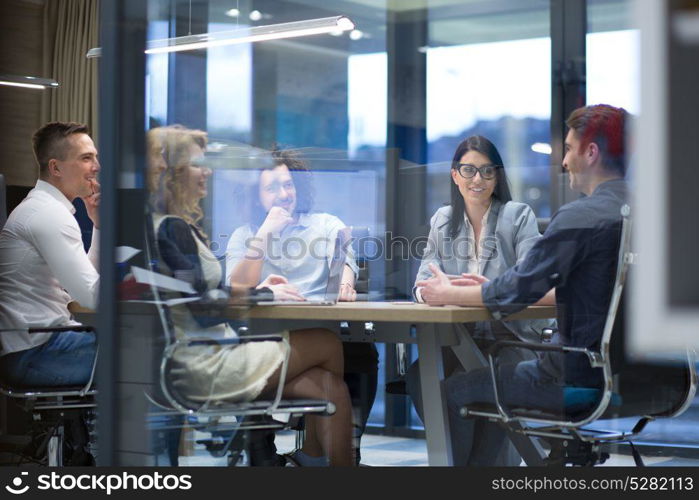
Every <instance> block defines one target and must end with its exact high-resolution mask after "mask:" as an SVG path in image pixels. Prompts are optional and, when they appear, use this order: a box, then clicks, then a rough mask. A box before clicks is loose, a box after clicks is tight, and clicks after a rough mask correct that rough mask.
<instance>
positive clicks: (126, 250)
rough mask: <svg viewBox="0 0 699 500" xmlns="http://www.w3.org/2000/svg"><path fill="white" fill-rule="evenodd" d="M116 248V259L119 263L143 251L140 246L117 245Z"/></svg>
mask: <svg viewBox="0 0 699 500" xmlns="http://www.w3.org/2000/svg"><path fill="white" fill-rule="evenodd" d="M114 250H115V252H114V260H115V261H116V263H117V264H121V263H122V262H126V261H127V260H129V259H130V258H131V257H133V256H134V255H136V254H139V253H141V251H140V250H139V249H138V248H133V247H126V246H124V247H116V248H115V249H114Z"/></svg>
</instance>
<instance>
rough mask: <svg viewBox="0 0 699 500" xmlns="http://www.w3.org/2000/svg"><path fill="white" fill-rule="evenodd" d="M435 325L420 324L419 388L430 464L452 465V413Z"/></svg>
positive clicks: (418, 339) (418, 330)
mask: <svg viewBox="0 0 699 500" xmlns="http://www.w3.org/2000/svg"><path fill="white" fill-rule="evenodd" d="M435 326H436V325H435V324H432V323H421V324H418V325H417V345H418V355H419V357H420V390H421V391H422V406H423V411H424V418H425V422H424V423H425V437H426V441H427V458H428V462H429V464H430V465H441V466H444V465H453V463H454V461H453V456H452V450H451V440H450V435H449V416H448V413H447V405H446V395H445V394H444V387H443V386H442V380H444V366H443V364H442V346H441V345H440V338H439V331H438V330H439V327H437V328H435Z"/></svg>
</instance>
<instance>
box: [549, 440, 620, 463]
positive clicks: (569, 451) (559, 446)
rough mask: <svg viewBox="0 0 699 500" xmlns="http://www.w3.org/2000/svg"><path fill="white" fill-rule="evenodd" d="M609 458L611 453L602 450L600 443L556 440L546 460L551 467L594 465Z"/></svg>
mask: <svg viewBox="0 0 699 500" xmlns="http://www.w3.org/2000/svg"><path fill="white" fill-rule="evenodd" d="M608 458H609V453H607V452H604V451H602V450H601V449H600V445H599V443H587V442H583V441H575V440H563V441H558V440H556V441H554V442H552V443H551V452H550V453H549V456H548V457H547V458H546V459H545V460H544V462H545V464H546V465H547V466H551V467H565V466H567V465H573V466H578V467H593V466H595V465H602V464H603V463H604V462H606V461H607V459H608Z"/></svg>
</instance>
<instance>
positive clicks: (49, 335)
mask: <svg viewBox="0 0 699 500" xmlns="http://www.w3.org/2000/svg"><path fill="white" fill-rule="evenodd" d="M88 134H89V131H88V128H87V127H86V126H85V125H82V124H78V123H63V122H52V123H48V124H46V125H44V126H43V127H41V128H40V129H39V130H37V131H36V132H35V133H34V136H33V138H32V143H33V148H34V155H35V157H36V160H37V163H38V164H39V180H38V181H37V183H36V186H35V187H34V189H32V190H31V191H30V192H29V194H28V195H27V197H26V198H25V199H24V200H22V202H21V203H20V204H19V205H18V206H17V208H15V210H13V211H12V213H11V214H10V216H9V218H8V219H7V222H6V224H5V226H4V227H3V228H2V231H1V232H0V330H3V331H2V332H1V333H0V347H1V348H2V351H1V352H0V377H2V378H3V379H4V380H5V381H6V382H7V383H10V384H11V385H13V386H15V387H22V386H29V387H33V386H62V385H78V384H83V383H86V382H87V381H88V380H89V378H90V374H91V369H92V364H93V360H94V357H95V352H96V342H95V337H94V334H93V333H92V332H86V331H75V330H70V329H66V331H59V332H41V333H29V332H28V331H27V330H28V329H37V328H42V327H70V326H76V325H79V323H77V322H76V321H74V320H73V318H72V316H71V314H70V312H69V311H68V303H69V302H71V301H73V300H76V301H78V302H79V303H80V304H81V305H83V306H85V307H89V308H95V307H96V305H97V290H98V286H99V275H98V273H97V256H98V246H97V241H98V239H99V236H98V235H99V231H98V229H99V219H98V210H97V208H98V204H99V184H98V183H97V173H98V172H99V169H100V165H99V161H98V157H97V149H96V148H95V145H94V143H93V142H92V139H91V138H90V136H89V135H88ZM76 198H82V199H83V200H84V202H85V206H86V208H87V214H88V216H89V217H90V219H91V220H92V222H93V224H94V226H95V230H94V231H93V234H92V244H91V247H90V251H89V253H87V254H86V253H85V250H84V247H83V243H82V238H81V234H80V228H79V226H78V223H77V221H76V219H75V217H74V215H73V214H74V213H75V208H74V207H73V205H72V201H73V200H74V199H76ZM76 330H80V329H79V328H77V329H76Z"/></svg>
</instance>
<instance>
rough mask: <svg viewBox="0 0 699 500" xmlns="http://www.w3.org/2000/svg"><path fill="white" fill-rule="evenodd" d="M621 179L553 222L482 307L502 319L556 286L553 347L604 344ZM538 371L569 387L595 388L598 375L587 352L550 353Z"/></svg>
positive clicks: (623, 195)
mask: <svg viewBox="0 0 699 500" xmlns="http://www.w3.org/2000/svg"><path fill="white" fill-rule="evenodd" d="M627 197H628V190H627V185H626V182H625V181H624V180H623V179H617V180H612V181H607V182H604V183H602V184H600V185H599V186H597V189H595V191H594V192H593V193H592V194H591V195H590V196H587V197H584V198H581V199H579V200H576V201H574V202H572V203H568V204H567V205H564V206H563V207H561V208H560V210H558V211H557V212H556V213H555V214H554V215H553V217H552V218H551V223H550V224H549V226H548V228H547V229H546V232H545V233H544V235H543V237H542V238H541V239H540V240H539V241H537V242H536V244H535V245H534V246H533V247H532V248H531V249H530V250H529V252H528V253H527V256H526V257H525V259H524V260H523V261H522V262H520V263H519V264H517V265H516V266H514V267H512V268H510V269H508V270H507V271H506V272H505V273H503V274H502V275H500V276H499V277H498V278H496V279H494V280H493V281H490V282H488V283H485V284H484V285H483V292H482V297H483V303H484V304H485V305H486V307H487V308H488V309H489V310H490V311H491V313H492V314H493V316H494V317H495V318H497V319H500V318H506V317H507V316H508V315H510V314H512V313H515V312H517V311H520V310H522V309H524V308H525V307H527V306H529V305H531V304H533V303H535V302H536V301H538V300H539V299H541V298H542V297H543V296H544V295H545V294H546V292H548V291H549V290H550V289H551V288H556V302H557V308H558V328H559V332H558V334H557V335H556V337H555V338H554V342H555V343H559V344H563V345H567V346H575V347H591V348H597V347H599V342H600V339H601V338H602V332H603V329H604V323H605V320H606V317H607V312H608V309H609V302H610V299H611V294H612V287H613V284H614V278H615V273H616V267H617V259H618V252H619V239H620V235H621V220H622V218H621V207H622V206H623V205H624V204H625V203H626V202H627ZM539 367H540V369H542V370H543V371H545V372H546V373H548V374H549V375H551V376H554V377H555V378H557V379H559V380H560V379H561V378H564V379H565V382H566V383H568V384H575V385H583V386H589V385H596V384H597V383H598V382H599V380H600V375H601V374H599V373H597V372H599V370H597V371H594V370H593V369H592V368H590V365H589V362H588V361H587V358H586V357H585V356H584V355H577V354H575V355H567V356H565V358H563V357H562V356H554V355H545V356H543V357H542V358H541V359H540V361H539Z"/></svg>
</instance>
